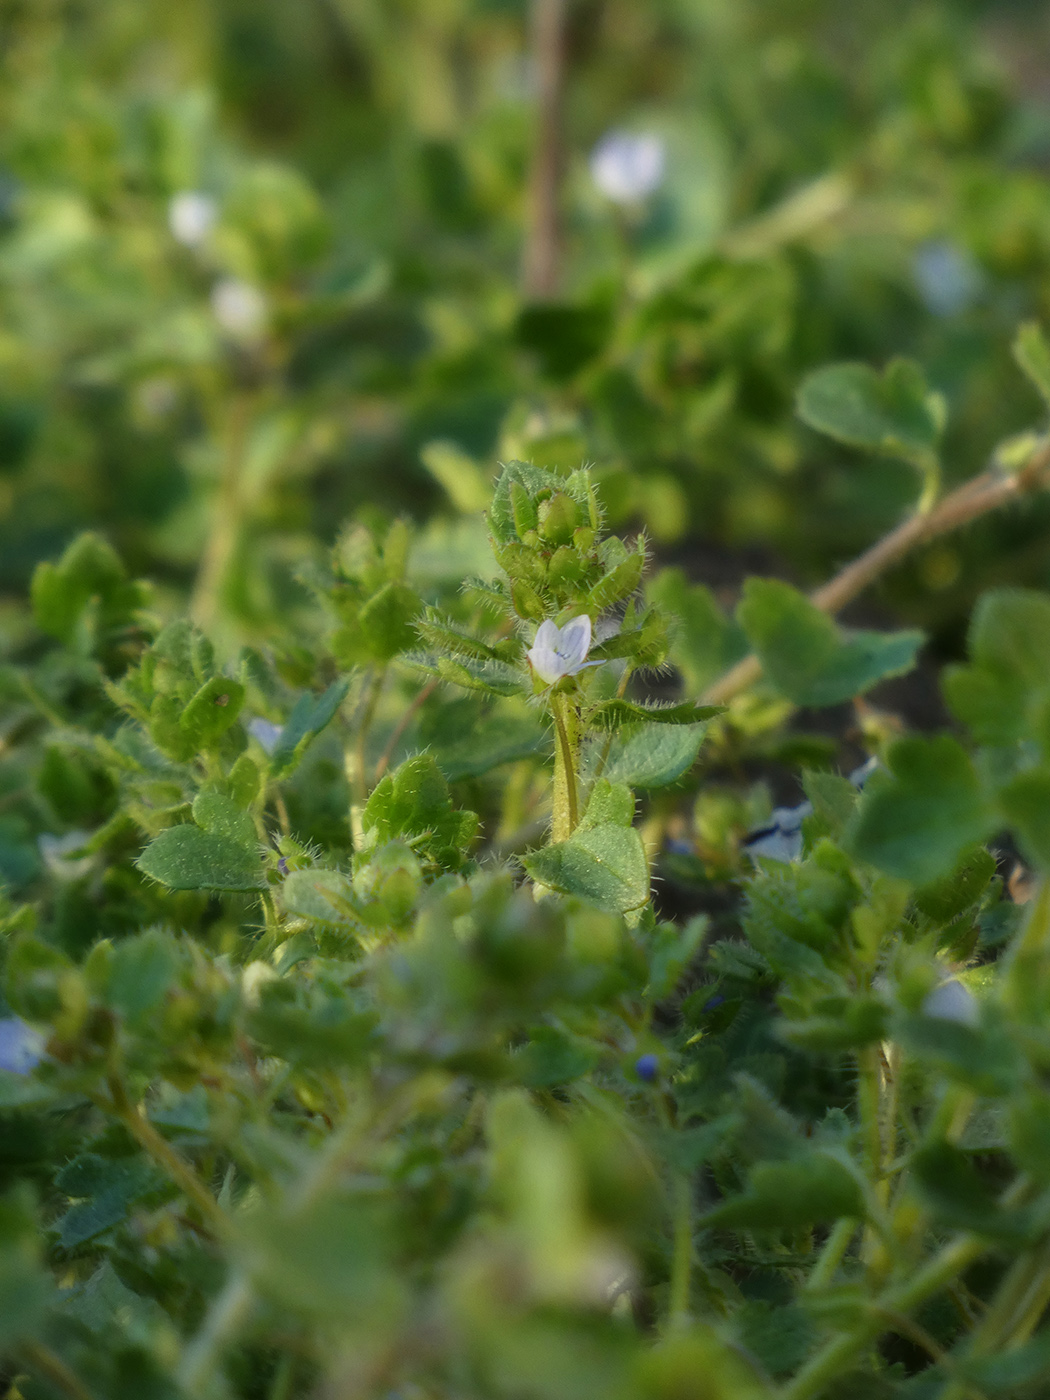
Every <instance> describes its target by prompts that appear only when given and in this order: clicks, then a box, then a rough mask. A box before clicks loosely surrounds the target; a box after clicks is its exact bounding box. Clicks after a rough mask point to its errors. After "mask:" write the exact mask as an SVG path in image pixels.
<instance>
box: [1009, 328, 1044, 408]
mask: <svg viewBox="0 0 1050 1400" xmlns="http://www.w3.org/2000/svg"><path fill="white" fill-rule="evenodd" d="M1013 351H1014V359H1015V360H1016V361H1017V363H1018V364H1019V365H1020V367H1021V368H1022V369H1023V370H1024V372H1025V374H1027V376H1028V378H1029V379H1030V380H1031V381H1032V383H1033V384H1034V385H1035V387H1036V388H1037V389H1038V390H1039V393H1040V394H1041V395H1042V397H1043V399H1044V401H1045V402H1046V404H1047V406H1048V407H1050V345H1047V343H1046V337H1045V336H1044V335H1043V329H1042V327H1041V326H1040V325H1039V322H1038V321H1026V322H1025V323H1024V325H1022V326H1020V327H1019V328H1018V331H1017V336H1016V338H1015V339H1014V344H1013Z"/></svg>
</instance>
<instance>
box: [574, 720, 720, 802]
mask: <svg viewBox="0 0 1050 1400" xmlns="http://www.w3.org/2000/svg"><path fill="white" fill-rule="evenodd" d="M706 732H707V725H706V724H684V725H679V726H674V725H667V724H633V725H628V726H627V727H626V728H624V729H623V730H621V731H620V733H619V734H617V735H616V737H615V739H614V740H613V742H612V745H611V747H610V749H609V757H608V759H607V761H606V764H605V768H604V769H603V770H602V771H603V774H604V776H605V777H606V778H608V779H609V781H610V782H613V783H626V784H627V786H628V787H636V788H658V787H667V786H668V784H670V783H676V782H677V781H678V779H679V778H681V777H682V776H683V775H684V774H686V773H688V772H689V769H690V768H692V766H693V764H694V763H695V762H696V756H697V754H698V753H699V752H700V746H701V744H702V743H703V742H704V735H705V734H706ZM605 742H606V741H604V740H602V741H600V742H593V743H592V744H591V747H590V750H589V752H590V755H591V758H592V760H593V759H595V758H596V757H597V755H598V754H600V752H601V751H602V749H603V748H604V746H605Z"/></svg>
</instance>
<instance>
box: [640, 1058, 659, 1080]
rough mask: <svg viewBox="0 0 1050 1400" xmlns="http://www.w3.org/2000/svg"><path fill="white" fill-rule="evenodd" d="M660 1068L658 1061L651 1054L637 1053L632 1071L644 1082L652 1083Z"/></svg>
mask: <svg viewBox="0 0 1050 1400" xmlns="http://www.w3.org/2000/svg"><path fill="white" fill-rule="evenodd" d="M659 1069H660V1061H659V1060H658V1059H657V1058H656V1056H655V1055H653V1054H648V1055H639V1056H638V1058H637V1060H635V1062H634V1072H635V1074H636V1075H637V1076H638V1078H639V1079H641V1080H644V1081H645V1083H646V1084H652V1082H653V1080H654V1079H655V1078H656V1075H657V1072H658V1071H659Z"/></svg>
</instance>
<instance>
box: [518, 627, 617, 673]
mask: <svg viewBox="0 0 1050 1400" xmlns="http://www.w3.org/2000/svg"><path fill="white" fill-rule="evenodd" d="M590 649H591V619H590V618H589V617H588V616H587V614H586V613H584V614H583V615H582V616H580V617H574V618H573V619H572V620H571V621H570V622H567V623H566V624H565V626H564V627H559V626H558V624H557V623H556V622H552V621H551V620H550V618H548V619H547V620H546V621H545V622H541V623H540V625H539V627H538V628H537V630H536V640H535V641H534V642H533V644H532V646H531V647H530V648H529V651H528V652H527V653H526V654H527V656H528V658H529V662H530V664H531V666H532V669H533V671H534V672H535V673H536V675H537V676H539V678H540V680H541V681H543V682H544V684H545V685H554V684H555V683H556V682H557V681H560V680H561V678H562V677H563V676H575V675H577V674H578V673H579V672H580V671H582V670H584V669H585V668H586V667H588V666H600V665H601V662H600V661H588V660H587V653H588V652H589V651H590Z"/></svg>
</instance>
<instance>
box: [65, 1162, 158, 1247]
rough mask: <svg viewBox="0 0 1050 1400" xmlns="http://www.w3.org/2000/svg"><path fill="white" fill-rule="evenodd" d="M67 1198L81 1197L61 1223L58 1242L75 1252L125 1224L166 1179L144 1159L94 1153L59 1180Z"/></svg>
mask: <svg viewBox="0 0 1050 1400" xmlns="http://www.w3.org/2000/svg"><path fill="white" fill-rule="evenodd" d="M55 1185H56V1186H57V1187H58V1189H59V1190H60V1191H62V1192H64V1193H65V1194H66V1195H67V1196H71V1197H74V1198H81V1199H79V1200H78V1201H77V1204H76V1205H74V1206H71V1207H70V1209H69V1210H67V1211H66V1213H65V1215H63V1216H62V1217H61V1219H60V1220H59V1222H58V1227H57V1228H58V1242H59V1244H60V1245H61V1246H62V1248H63V1249H74V1248H76V1246H77V1245H81V1244H85V1243H86V1242H87V1241H88V1240H93V1239H95V1238H96V1236H98V1235H101V1234H103V1233H104V1232H105V1231H106V1230H110V1229H112V1228H113V1226H114V1225H119V1224H121V1222H122V1221H124V1220H126V1219H127V1218H128V1215H129V1213H130V1211H131V1207H132V1206H133V1205H134V1204H135V1202H136V1201H139V1200H141V1199H142V1198H143V1197H144V1196H148V1195H150V1194H151V1193H152V1192H154V1191H156V1190H157V1189H158V1187H162V1186H163V1185H164V1178H163V1177H162V1176H161V1175H160V1174H159V1173H158V1171H157V1170H156V1168H155V1167H153V1166H151V1165H150V1163H149V1162H145V1161H143V1160H141V1159H140V1158H131V1159H128V1160H124V1159H118V1160H112V1159H110V1158H108V1157H100V1156H98V1155H97V1154H96V1153H94V1152H85V1153H83V1154H82V1155H81V1156H79V1157H75V1158H74V1159H73V1161H72V1162H70V1163H68V1164H67V1165H66V1166H65V1167H63V1168H62V1170H61V1171H60V1172H59V1173H58V1175H57V1176H56V1177H55Z"/></svg>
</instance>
